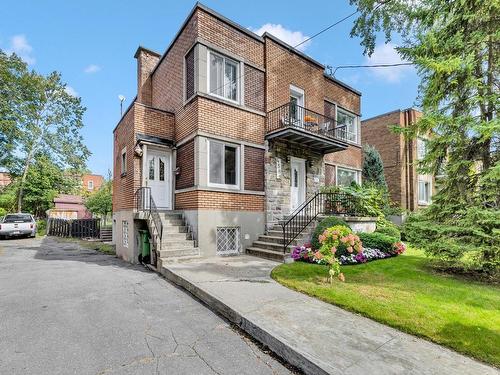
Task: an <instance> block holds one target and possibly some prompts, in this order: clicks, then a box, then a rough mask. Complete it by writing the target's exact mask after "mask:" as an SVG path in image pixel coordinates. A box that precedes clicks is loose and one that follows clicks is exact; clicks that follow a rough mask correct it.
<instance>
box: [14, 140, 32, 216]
mask: <svg viewBox="0 0 500 375" xmlns="http://www.w3.org/2000/svg"><path fill="white" fill-rule="evenodd" d="M32 156H33V149H31V150H30V152H28V156H27V157H26V163H25V165H24V169H23V175H22V177H21V183H20V184H19V193H18V196H17V212H21V211H22V208H23V193H24V183H25V182H26V177H27V176H28V170H29V167H30V164H31V158H32Z"/></svg>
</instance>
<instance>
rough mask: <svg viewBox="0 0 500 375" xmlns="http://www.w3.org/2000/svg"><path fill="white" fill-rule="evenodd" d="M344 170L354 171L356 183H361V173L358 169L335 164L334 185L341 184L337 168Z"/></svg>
mask: <svg viewBox="0 0 500 375" xmlns="http://www.w3.org/2000/svg"><path fill="white" fill-rule="evenodd" d="M340 169H341V170H344V171H347V172H354V174H355V176H356V183H357V184H358V185H360V184H361V178H360V177H361V173H360V171H358V170H357V169H352V168H347V167H339V166H335V185H336V186H341V185H339V170H340Z"/></svg>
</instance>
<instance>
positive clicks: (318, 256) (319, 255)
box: [314, 251, 323, 259]
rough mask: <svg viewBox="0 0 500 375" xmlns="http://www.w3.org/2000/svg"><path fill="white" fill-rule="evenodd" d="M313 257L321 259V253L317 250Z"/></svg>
mask: <svg viewBox="0 0 500 375" xmlns="http://www.w3.org/2000/svg"><path fill="white" fill-rule="evenodd" d="M314 257H315V258H316V259H323V254H321V253H320V252H319V251H317V252H315V253H314Z"/></svg>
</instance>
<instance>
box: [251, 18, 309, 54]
mask: <svg viewBox="0 0 500 375" xmlns="http://www.w3.org/2000/svg"><path fill="white" fill-rule="evenodd" d="M250 30H252V31H253V32H254V33H255V34H258V35H262V34H264V33H265V32H266V31H267V32H268V33H269V34H272V35H274V36H275V37H276V38H278V39H281V40H282V41H284V42H285V43H287V44H289V45H291V46H292V47H295V46H296V45H297V44H299V43H302V42H303V41H304V40H306V39H307V38H309V37H308V36H307V35H304V34H303V33H302V31H292V30H288V29H287V28H285V27H283V26H282V25H280V24H277V25H276V24H273V23H266V24H265V25H262V26H261V27H259V28H258V29H254V28H250ZM309 44H311V41H310V40H308V41H307V42H305V43H304V44H301V45H300V46H298V47H297V49H298V50H300V51H304V50H305V49H306V48H307V47H308V46H309Z"/></svg>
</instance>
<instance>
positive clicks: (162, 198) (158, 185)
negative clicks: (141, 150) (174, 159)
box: [146, 150, 172, 210]
mask: <svg viewBox="0 0 500 375" xmlns="http://www.w3.org/2000/svg"><path fill="white" fill-rule="evenodd" d="M170 171H171V168H170V153H169V152H162V151H155V150H148V155H147V171H146V181H147V186H148V187H149V188H151V196H152V197H153V200H154V202H155V205H156V207H157V208H160V209H166V210H170V209H172V205H171V193H170V187H171V186H172V183H171V173H170Z"/></svg>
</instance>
